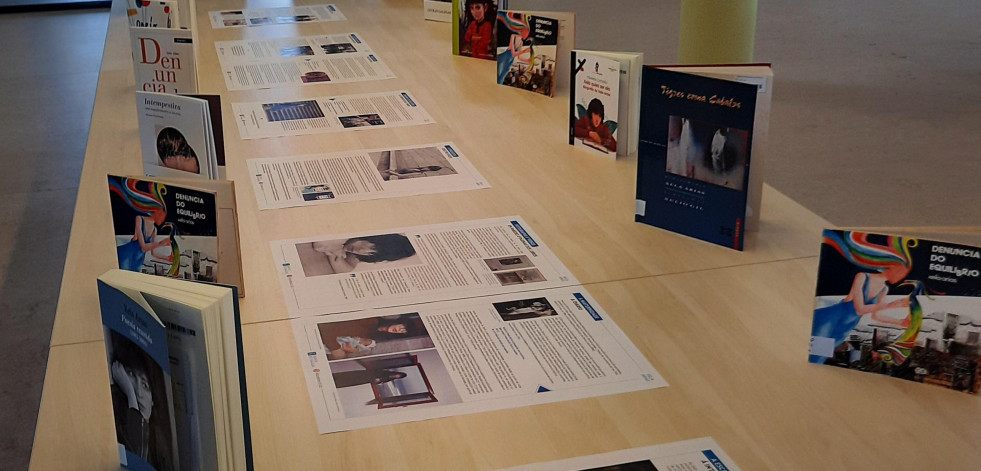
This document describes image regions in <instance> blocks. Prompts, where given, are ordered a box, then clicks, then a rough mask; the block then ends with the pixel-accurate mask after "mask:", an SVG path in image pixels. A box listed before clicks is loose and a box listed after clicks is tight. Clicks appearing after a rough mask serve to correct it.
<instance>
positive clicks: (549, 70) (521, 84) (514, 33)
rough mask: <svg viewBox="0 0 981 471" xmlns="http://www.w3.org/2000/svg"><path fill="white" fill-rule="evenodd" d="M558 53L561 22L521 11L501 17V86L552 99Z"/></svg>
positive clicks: (499, 49) (499, 50) (505, 12)
mask: <svg viewBox="0 0 981 471" xmlns="http://www.w3.org/2000/svg"><path fill="white" fill-rule="evenodd" d="M558 50H559V19H558V18H551V17H546V16H540V14H532V13H529V12H521V11H500V12H498V13H497V83H499V84H501V85H505V86H509V87H515V88H520V89H523V90H528V91H532V92H535V93H538V94H541V95H545V96H552V95H553V94H554V93H555V86H556V81H555V79H556V75H557V71H558V70H559V69H558V68H557V66H556V64H557V60H558V57H559V55H558Z"/></svg>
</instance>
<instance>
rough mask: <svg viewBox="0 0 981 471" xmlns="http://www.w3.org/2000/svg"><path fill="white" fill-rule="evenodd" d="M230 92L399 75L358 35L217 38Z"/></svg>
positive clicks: (358, 80)
mask: <svg viewBox="0 0 981 471" xmlns="http://www.w3.org/2000/svg"><path fill="white" fill-rule="evenodd" d="M215 50H216V51H217V52H218V62H219V63H220V64H221V71H222V75H223V76H224V77H225V86H227V87H228V89H229V90H255V89H259V88H272V87H298V86H301V85H306V84H318V83H331V82H364V81H368V80H381V79H387V78H393V77H395V74H393V73H392V71H391V69H389V68H388V66H387V65H385V63H384V62H382V61H381V59H379V58H378V55H377V54H375V53H374V51H372V50H371V47H369V46H368V44H366V43H365V42H364V40H363V39H362V38H361V37H360V36H358V34H357V33H344V34H331V35H321V36H304V37H298V38H283V39H251V40H240V41H215Z"/></svg>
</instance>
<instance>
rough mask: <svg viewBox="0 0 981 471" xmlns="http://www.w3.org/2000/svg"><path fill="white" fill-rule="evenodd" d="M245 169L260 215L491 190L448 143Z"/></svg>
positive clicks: (252, 163) (263, 162) (255, 162)
mask: <svg viewBox="0 0 981 471" xmlns="http://www.w3.org/2000/svg"><path fill="white" fill-rule="evenodd" d="M248 164H249V174H250V175H251V176H252V188H253V189H254V190H255V195H256V199H257V200H258V202H259V209H273V208H288V207H292V206H312V205H317V204H327V203H334V202H343V201H360V200H367V199H376V198H393V197H398V196H412V195H419V194H425V193H443V192H449V191H459V190H474V189H478V188H490V184H489V183H487V180H485V179H484V177H483V176H481V175H480V173H479V172H477V169H475V168H474V167H473V165H471V164H470V162H469V161H468V160H467V158H466V157H465V156H464V155H463V154H462V153H461V152H460V151H459V148H458V147H457V146H456V145H455V144H453V143H452V142H442V143H438V144H427V145H422V146H415V147H405V148H389V149H372V150H357V151H349V152H338V153H333V154H317V155H301V156H296V157H283V158H267V159H250V160H248Z"/></svg>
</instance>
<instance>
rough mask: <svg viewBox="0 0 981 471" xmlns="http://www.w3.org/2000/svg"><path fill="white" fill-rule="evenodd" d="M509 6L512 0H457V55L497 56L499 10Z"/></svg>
mask: <svg viewBox="0 0 981 471" xmlns="http://www.w3.org/2000/svg"><path fill="white" fill-rule="evenodd" d="M507 7H508V0H453V6H452V12H451V13H452V17H453V18H452V19H451V21H450V24H452V30H453V37H452V39H451V41H450V42H451V43H452V45H453V55H455V56H465V57H475V58H477V59H485V60H495V59H496V58H497V42H496V41H495V39H494V38H495V37H496V36H495V33H494V30H495V28H496V25H497V12H498V11H499V10H504V9H506V8H507Z"/></svg>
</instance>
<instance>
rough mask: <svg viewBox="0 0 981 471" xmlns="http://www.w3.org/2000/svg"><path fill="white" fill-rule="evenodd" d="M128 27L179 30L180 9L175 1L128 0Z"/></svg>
mask: <svg viewBox="0 0 981 471" xmlns="http://www.w3.org/2000/svg"><path fill="white" fill-rule="evenodd" d="M128 6H129V8H127V9H126V16H127V17H129V25H130V26H137V27H140V28H167V29H176V28H180V13H179V10H180V7H179V6H178V5H177V2H176V1H175V0H157V1H143V0H129V1H128Z"/></svg>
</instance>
